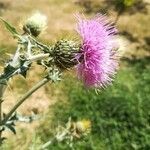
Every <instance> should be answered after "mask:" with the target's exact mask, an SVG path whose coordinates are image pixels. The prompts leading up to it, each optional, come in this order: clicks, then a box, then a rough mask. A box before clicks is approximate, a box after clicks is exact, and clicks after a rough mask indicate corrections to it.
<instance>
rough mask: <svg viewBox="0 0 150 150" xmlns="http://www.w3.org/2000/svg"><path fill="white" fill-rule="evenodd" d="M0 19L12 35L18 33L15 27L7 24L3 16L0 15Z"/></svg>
mask: <svg viewBox="0 0 150 150" xmlns="http://www.w3.org/2000/svg"><path fill="white" fill-rule="evenodd" d="M0 20H1V21H2V22H3V23H4V25H5V27H6V29H7V30H8V31H9V32H11V33H12V34H13V35H16V34H17V35H18V32H17V30H16V28H15V27H13V26H12V25H11V24H9V23H8V22H7V21H5V20H4V19H3V18H1V17H0Z"/></svg>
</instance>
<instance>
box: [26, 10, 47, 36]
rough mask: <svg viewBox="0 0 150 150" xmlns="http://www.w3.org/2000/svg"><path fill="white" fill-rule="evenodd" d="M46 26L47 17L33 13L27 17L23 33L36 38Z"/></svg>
mask: <svg viewBox="0 0 150 150" xmlns="http://www.w3.org/2000/svg"><path fill="white" fill-rule="evenodd" d="M46 26H47V17H46V16H45V15H43V14H41V13H35V14H33V15H32V16H31V17H29V18H28V19H27V20H26V21H25V24H24V26H23V30H24V31H25V32H28V33H30V34H31V35H33V36H35V37H36V36H38V35H39V34H40V33H41V32H42V31H43V30H45V29H46Z"/></svg>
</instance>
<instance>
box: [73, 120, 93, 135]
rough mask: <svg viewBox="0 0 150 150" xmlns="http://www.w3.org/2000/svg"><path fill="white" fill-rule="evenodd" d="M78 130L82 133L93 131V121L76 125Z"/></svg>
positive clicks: (85, 121)
mask: <svg viewBox="0 0 150 150" xmlns="http://www.w3.org/2000/svg"><path fill="white" fill-rule="evenodd" d="M76 128H77V130H78V131H79V132H80V133H87V132H89V131H90V130H91V121H89V120H82V121H78V122H77V123H76Z"/></svg>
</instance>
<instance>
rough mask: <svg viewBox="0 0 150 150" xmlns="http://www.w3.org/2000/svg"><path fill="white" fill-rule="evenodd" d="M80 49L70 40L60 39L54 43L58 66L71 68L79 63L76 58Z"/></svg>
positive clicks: (55, 58) (54, 53)
mask: <svg viewBox="0 0 150 150" xmlns="http://www.w3.org/2000/svg"><path fill="white" fill-rule="evenodd" d="M78 51H79V46H78V45H77V44H76V43H75V42H73V41H69V40H64V39H63V40H60V41H58V42H57V43H56V44H55V45H54V50H53V55H54V56H53V57H54V61H55V64H56V66H58V67H59V68H61V69H67V68H71V67H73V66H74V65H76V64H77V60H76V59H75V55H76V53H77V52H78Z"/></svg>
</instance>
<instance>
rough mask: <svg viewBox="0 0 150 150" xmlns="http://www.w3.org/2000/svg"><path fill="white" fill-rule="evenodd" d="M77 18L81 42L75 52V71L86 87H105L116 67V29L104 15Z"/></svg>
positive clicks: (110, 80)
mask: <svg viewBox="0 0 150 150" xmlns="http://www.w3.org/2000/svg"><path fill="white" fill-rule="evenodd" d="M77 18H78V21H79V22H78V25H77V32H78V33H79V34H80V35H81V37H82V44H81V48H80V51H79V53H78V54H77V57H76V58H77V60H78V61H79V64H78V65H77V73H78V77H79V79H80V80H82V81H83V83H84V85H85V86H86V87H87V88H90V87H94V88H99V87H106V86H107V85H108V84H110V83H111V82H112V80H113V76H114V75H115V73H116V70H117V68H118V61H117V59H116V58H117V57H116V56H117V51H116V48H117V43H116V42H115V36H114V35H115V34H116V33H117V30H116V29H115V27H114V26H113V25H112V24H110V23H109V22H108V20H107V19H106V17H105V16H103V15H97V16H96V17H95V18H93V19H89V20H87V19H85V18H80V17H79V16H78V17H77Z"/></svg>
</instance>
